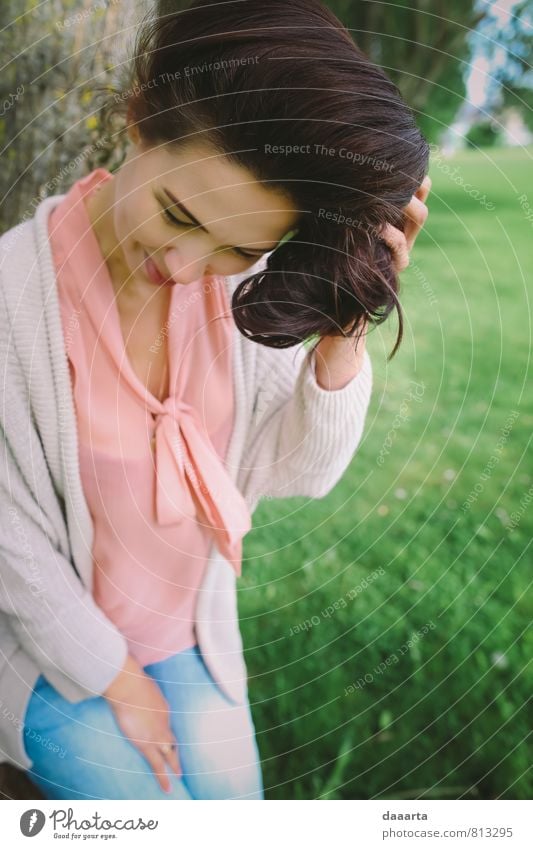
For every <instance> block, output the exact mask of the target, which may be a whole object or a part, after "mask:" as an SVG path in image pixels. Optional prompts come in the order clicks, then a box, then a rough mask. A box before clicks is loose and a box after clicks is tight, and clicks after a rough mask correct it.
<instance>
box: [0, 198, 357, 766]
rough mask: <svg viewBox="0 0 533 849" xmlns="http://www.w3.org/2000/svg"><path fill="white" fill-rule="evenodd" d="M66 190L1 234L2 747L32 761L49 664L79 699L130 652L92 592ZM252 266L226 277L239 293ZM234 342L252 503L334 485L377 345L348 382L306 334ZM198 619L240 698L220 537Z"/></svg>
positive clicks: (239, 432)
mask: <svg viewBox="0 0 533 849" xmlns="http://www.w3.org/2000/svg"><path fill="white" fill-rule="evenodd" d="M63 197H64V195H55V196H53V197H50V198H46V199H45V200H43V201H42V202H41V203H40V204H39V206H38V207H37V209H36V212H35V215H34V217H33V218H32V219H30V220H29V221H25V222H23V223H22V224H19V225H17V226H16V227H14V228H12V229H11V230H9V231H8V232H7V233H5V234H3V236H2V237H0V297H1V301H0V305H1V307H0V308H1V309H2V310H3V319H2V322H0V369H1V372H0V386H1V398H0V400H1V403H0V425H1V431H0V434H1V447H2V474H1V475H0V516H1V520H0V521H1V538H0V761H2V760H7V761H11V762H12V763H14V764H16V765H18V766H19V767H22V768H29V767H30V766H31V763H30V761H29V759H28V758H27V756H26V753H25V750H24V744H23V737H22V729H23V719H24V715H25V710H26V706H27V702H28V699H29V697H30V695H31V691H32V688H33V685H34V683H35V681H36V679H37V677H38V675H39V674H40V673H42V674H44V675H45V677H46V678H47V679H48V680H49V681H50V683H51V684H52V685H53V686H54V687H55V688H56V689H57V690H58V691H59V692H60V693H61V694H62V695H63V696H64V697H65V698H67V699H69V700H70V701H72V702H76V701H79V700H81V699H84V698H88V697H90V696H94V695H98V694H101V693H102V692H103V691H104V690H105V689H106V688H107V687H108V685H109V684H110V683H111V681H112V680H113V679H114V678H115V677H116V675H117V674H118V672H119V671H120V669H121V668H122V666H123V664H124V661H125V658H126V651H127V649H126V641H125V639H124V637H123V635H122V634H121V633H120V632H119V631H118V630H117V629H116V628H115V627H114V625H113V624H112V623H111V622H110V621H109V620H108V619H107V618H106V616H105V615H104V614H103V612H102V611H101V610H100V608H98V607H97V605H96V604H95V602H94V600H93V598H92V595H91V590H92V556H91V550H92V538H93V528H92V521H91V517H90V513H89V510H88V507H87V504H86V502H85V498H84V494H83V489H82V484H81V480H80V471H79V465H78V444H77V431H76V420H75V411H74V405H73V399H72V390H71V384H70V375H69V370H68V360H67V355H66V351H65V343H64V338H63V331H62V327H61V316H60V309H59V303H58V297H57V284H56V278H55V271H54V266H53V259H52V255H51V252H50V245H49V242H48V233H47V221H48V214H49V212H50V211H51V210H52V209H53V208H54V207H55V205H56V204H57V203H59V202H60V201H61V199H62V198H63ZM260 265H261V264H260V263H259V264H258V268H259V267H260ZM248 273H249V272H248ZM241 279H242V277H232V278H227V280H226V283H227V286H228V299H229V300H230V301H231V294H232V292H233V291H234V288H235V287H236V285H237V284H238V282H239V281H240V280H241ZM233 350H234V354H233V380H234V391H235V423H234V430H233V433H232V436H231V439H230V444H229V448H228V453H227V457H226V463H225V465H226V468H227V470H228V472H229V474H230V476H231V477H232V479H233V480H234V481H235V482H236V484H237V486H238V488H239V490H240V492H241V493H242V495H243V497H244V498H245V499H246V500H247V502H248V504H249V507H250V511H251V512H252V513H253V511H254V509H255V507H256V505H257V503H258V501H259V499H260V498H261V497H262V496H267V495H268V496H271V497H277V498H285V497H288V496H296V495H304V496H308V497H310V498H321V497H323V496H324V495H326V494H327V493H328V492H329V491H330V490H331V489H332V488H333V487H334V486H335V484H336V483H337V482H338V480H339V479H340V477H341V476H342V475H343V474H344V472H345V470H346V468H347V466H348V465H349V463H350V461H351V459H352V457H353V455H354V453H355V451H356V449H357V447H358V445H359V442H360V439H361V435H362V432H363V427H364V422H365V416H366V412H367V409H368V404H369V400H370V396H371V389H372V369H371V364H370V358H369V356H368V353H365V358H364V365H363V368H362V370H361V372H360V373H359V374H358V375H357V376H356V377H355V378H353V380H352V381H350V383H348V384H347V386H345V387H344V388H342V389H340V390H336V391H328V390H325V389H323V388H322V387H320V386H319V385H318V383H317V381H316V377H315V372H314V355H313V356H312V357H311V358H310V357H309V355H308V352H307V351H306V350H305V348H304V347H303V346H300V347H299V348H289V349H284V350H278V349H272V348H266V347H264V346H261V345H257V344H256V343H254V342H251V341H250V340H249V339H247V338H246V337H244V336H243V335H242V334H240V333H239V332H238V331H237V328H236V327H235V340H234V349H233ZM309 361H310V362H309ZM310 365H311V368H310ZM244 568H245V567H244ZM195 629H196V635H197V638H198V643H199V645H200V649H201V651H202V655H203V657H204V660H205V662H206V664H207V666H208V668H209V670H210V672H211V674H212V675H213V677H214V679H215V681H216V682H217V683H218V684H219V686H220V687H221V689H222V690H223V691H224V693H225V694H226V695H227V697H228V698H229V699H232V700H234V701H235V702H239V701H242V700H243V699H244V698H245V697H246V694H247V679H246V667H245V664H244V659H243V654H242V639H241V635H240V631H239V625H238V618H237V597H236V578H235V573H234V571H233V569H232V567H231V565H230V564H229V563H228V562H227V561H226V560H225V559H224V558H223V557H222V556H221V554H220V552H219V551H217V549H216V547H215V546H214V545H213V546H212V549H211V554H210V558H209V561H208V565H207V568H206V572H205V576H204V579H203V581H202V585H201V587H200V590H199V593H198V601H197V607H196V614H195Z"/></svg>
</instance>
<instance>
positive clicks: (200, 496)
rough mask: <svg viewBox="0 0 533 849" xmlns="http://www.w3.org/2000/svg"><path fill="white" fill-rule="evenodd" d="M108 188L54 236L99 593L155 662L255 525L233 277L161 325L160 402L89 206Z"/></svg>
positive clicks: (54, 224)
mask: <svg viewBox="0 0 533 849" xmlns="http://www.w3.org/2000/svg"><path fill="white" fill-rule="evenodd" d="M110 179H113V175H112V174H111V173H110V172H109V171H107V170H106V169H104V168H97V169H96V170H94V171H93V172H92V173H91V174H89V175H88V176H87V177H84V178H82V179H80V180H78V181H77V182H76V183H74V185H73V186H72V187H71V189H70V190H69V191H68V193H66V195H65V197H64V198H63V200H62V201H61V203H60V204H59V205H58V206H57V207H56V208H55V209H54V211H53V212H52V214H51V216H50V219H49V238H50V243H51V248H52V253H53V257H54V264H55V268H56V274H57V284H58V293H59V301H60V307H61V318H62V326H63V332H64V337H65V345H66V350H67V354H68V359H69V364H70V370H71V377H72V384H73V396H74V404H75V409H76V415H77V423H78V444H79V461H80V474H81V480H82V485H83V488H84V493H85V497H86V500H87V504H88V506H89V510H90V512H91V516H92V519H93V526H94V541H93V551H92V554H93V563H94V573H93V574H94V580H93V596H94V598H95V601H96V602H97V604H98V605H99V606H100V607H101V608H102V610H103V611H104V612H105V613H106V615H107V616H108V617H109V619H111V620H112V621H113V622H114V623H115V625H116V626H117V627H118V628H119V630H120V631H121V632H122V633H123V634H124V636H125V637H126V638H127V640H128V644H129V650H130V652H131V654H132V655H134V656H135V657H136V658H137V660H138V661H139V663H141V665H143V666H145V665H146V664H148V663H152V662H155V661H157V660H162V659H164V658H166V657H168V656H170V655H172V654H174V653H176V652H178V651H181V650H183V649H185V648H188V647H190V646H192V645H194V644H195V643H196V642H197V640H196V636H195V633H194V606H195V601H196V594H197V590H198V587H199V585H200V584H201V582H202V577H203V573H204V570H205V567H206V563H207V558H208V554H209V550H210V546H211V543H212V542H213V541H214V542H216V544H217V547H218V549H219V550H220V552H221V553H222V554H223V555H224V556H225V557H227V559H228V560H229V561H230V563H231V565H232V567H233V568H234V569H235V572H236V573H237V575H240V573H241V555H242V537H243V536H244V535H245V534H246V533H247V532H248V530H249V529H250V527H251V518H250V513H249V510H248V508H247V504H246V502H245V500H244V499H243V497H242V495H241V494H240V492H239V491H238V490H237V488H236V487H235V484H234V483H233V482H232V480H231V478H230V477H229V475H228V473H227V471H226V469H225V467H224V465H223V458H224V457H225V456H226V451H227V448H228V442H229V438H230V435H231V432H232V428H233V403H234V398H233V379H232V350H231V340H232V321H233V320H232V318H231V312H230V310H229V308H228V303H227V297H226V289H225V285H224V281H223V280H222V279H220V278H213V277H210V278H204V279H202V280H200V281H198V282H196V283H193V284H190V285H187V286H185V285H181V284H179V283H178V284H176V285H175V286H173V287H172V289H171V302H170V308H169V314H168V321H167V322H166V324H165V325H164V326H163V328H162V329H161V338H162V334H163V333H166V334H168V352H169V353H168V357H169V362H168V367H169V370H170V394H169V397H168V398H166V399H165V401H163V402H161V401H160V400H159V399H158V398H156V397H155V396H154V395H152V394H151V393H150V392H149V390H148V389H147V388H146V387H145V385H144V384H143V382H142V381H141V380H140V378H138V377H137V375H136V373H135V372H134V370H133V367H132V366H131V363H130V361H129V359H128V355H127V352H126V349H125V345H124V338H123V335H122V328H121V325H120V318H119V313H118V308H117V305H116V302H115V292H114V289H113V284H112V282H111V278H110V276H109V272H108V268H107V265H106V263H105V261H104V258H103V256H102V253H101V251H100V247H99V243H98V241H97V239H96V236H95V234H94V231H93V229H92V227H91V223H90V220H89V217H88V214H87V210H86V208H85V205H84V202H83V198H84V197H85V196H86V195H87V194H88V193H89V192H91V191H92V190H94V189H95V188H96V187H97V186H98V185H99V183H100V182H102V181H105V180H110ZM157 344H161V339H160V338H159V340H158V339H155V340H154V345H157Z"/></svg>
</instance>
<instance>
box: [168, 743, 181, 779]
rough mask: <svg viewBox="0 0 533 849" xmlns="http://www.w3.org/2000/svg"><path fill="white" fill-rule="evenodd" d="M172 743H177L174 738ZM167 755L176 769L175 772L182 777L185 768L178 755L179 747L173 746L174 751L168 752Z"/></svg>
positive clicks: (169, 761)
mask: <svg viewBox="0 0 533 849" xmlns="http://www.w3.org/2000/svg"><path fill="white" fill-rule="evenodd" d="M172 743H175V741H174V740H173V741H172ZM165 757H166V759H167V761H168V763H169V764H170V766H171V767H172V769H173V770H174V772H175V774H176V775H177V776H179V777H181V776H182V775H183V770H182V768H181V764H180V760H179V757H178V749H177V747H176V748H173V749H172V751H170V752H168V753H167V754H166V755H165Z"/></svg>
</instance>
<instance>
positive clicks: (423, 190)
mask: <svg viewBox="0 0 533 849" xmlns="http://www.w3.org/2000/svg"><path fill="white" fill-rule="evenodd" d="M431 186H432V180H431V177H429V176H428V175H426V176H425V177H424V179H423V180H422V182H421V183H420V186H419V187H418V189H417V190H416V192H415V197H417V198H418V199H419V200H421V201H422V203H425V201H426V200H427V196H428V195H429V193H430V191H431Z"/></svg>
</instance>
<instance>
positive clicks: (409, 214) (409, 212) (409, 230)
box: [404, 197, 429, 250]
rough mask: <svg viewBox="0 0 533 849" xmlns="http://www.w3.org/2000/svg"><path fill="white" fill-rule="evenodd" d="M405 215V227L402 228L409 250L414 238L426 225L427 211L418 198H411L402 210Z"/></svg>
mask: <svg viewBox="0 0 533 849" xmlns="http://www.w3.org/2000/svg"><path fill="white" fill-rule="evenodd" d="M404 213H405V218H406V220H405V226H404V235H405V238H406V240H407V248H408V250H411V249H412V247H413V245H414V242H415V239H416V237H417V236H418V234H419V233H420V230H421V229H422V227H423V226H424V224H425V223H426V220H427V217H428V215H429V210H428V208H427V206H426V205H425V203H423V202H422V201H421V200H419V198H417V197H412V198H411V200H410V201H409V203H408V204H407V206H406V207H405V210H404Z"/></svg>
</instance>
